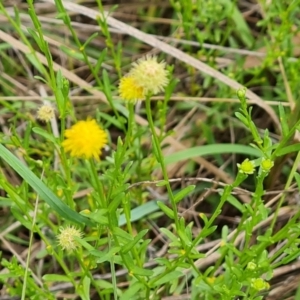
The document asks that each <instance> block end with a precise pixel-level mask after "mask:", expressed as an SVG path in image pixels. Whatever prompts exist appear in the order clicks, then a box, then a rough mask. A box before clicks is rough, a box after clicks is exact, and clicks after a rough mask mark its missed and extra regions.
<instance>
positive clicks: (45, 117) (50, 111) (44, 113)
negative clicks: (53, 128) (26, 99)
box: [37, 104, 54, 122]
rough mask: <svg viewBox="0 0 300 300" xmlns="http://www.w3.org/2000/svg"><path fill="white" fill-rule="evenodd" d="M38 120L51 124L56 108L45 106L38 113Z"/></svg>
mask: <svg viewBox="0 0 300 300" xmlns="http://www.w3.org/2000/svg"><path fill="white" fill-rule="evenodd" d="M37 118H38V119H39V120H41V121H44V122H49V121H50V120H51V119H52V118H54V108H53V107H52V106H51V105H47V104H46V105H43V106H41V107H40V108H39V110H38V111H37Z"/></svg>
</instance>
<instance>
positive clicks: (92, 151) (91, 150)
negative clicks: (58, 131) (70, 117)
mask: <svg viewBox="0 0 300 300" xmlns="http://www.w3.org/2000/svg"><path fill="white" fill-rule="evenodd" d="M107 140H108V138H107V134H106V132H105V131H104V130H103V129H102V128H101V127H100V126H99V125H98V124H97V122H96V120H93V119H88V120H86V121H79V122H77V123H76V124H75V125H73V126H72V127H71V128H70V129H67V130H66V131H65V140H64V141H63V142H62V146H63V147H64V149H65V151H66V152H70V155H71V156H72V157H79V158H86V159H89V158H92V157H93V158H95V159H97V160H99V156H100V155H101V148H103V146H104V145H105V144H106V143H107Z"/></svg>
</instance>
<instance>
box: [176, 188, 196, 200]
mask: <svg viewBox="0 0 300 300" xmlns="http://www.w3.org/2000/svg"><path fill="white" fill-rule="evenodd" d="M195 187H196V186H195V185H189V186H187V187H185V188H184V189H182V190H181V191H179V192H178V193H177V194H176V195H175V196H174V200H175V202H176V203H178V202H179V201H181V200H182V199H183V198H184V197H186V196H187V195H188V194H189V193H190V192H192V191H193V190H194V189H195Z"/></svg>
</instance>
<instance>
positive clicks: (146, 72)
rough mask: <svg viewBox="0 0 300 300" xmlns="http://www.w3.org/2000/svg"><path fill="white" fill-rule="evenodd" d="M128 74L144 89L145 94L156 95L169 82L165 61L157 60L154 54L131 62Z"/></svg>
mask: <svg viewBox="0 0 300 300" xmlns="http://www.w3.org/2000/svg"><path fill="white" fill-rule="evenodd" d="M129 76H130V77H132V78H133V79H134V80H135V82H136V84H137V85H138V86H140V87H142V88H143V89H144V92H145V94H147V93H151V94H152V95H156V94H158V93H159V92H162V91H164V89H165V87H166V86H167V85H168V83H169V79H168V71H167V70H166V63H165V62H160V63H159V62H157V57H156V56H153V57H152V56H146V57H144V58H141V59H139V60H138V61H137V62H135V63H133V67H132V69H131V70H130V72H129Z"/></svg>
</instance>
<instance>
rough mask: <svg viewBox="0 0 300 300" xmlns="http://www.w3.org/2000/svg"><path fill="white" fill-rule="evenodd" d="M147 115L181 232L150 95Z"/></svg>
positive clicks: (176, 222) (147, 102)
mask: <svg viewBox="0 0 300 300" xmlns="http://www.w3.org/2000/svg"><path fill="white" fill-rule="evenodd" d="M146 113H147V119H148V122H149V126H150V130H151V133H152V136H153V142H154V144H155V145H154V147H155V149H156V151H157V155H158V157H157V159H158V160H159V163H160V165H161V170H162V173H163V177H164V180H165V182H166V188H167V192H168V195H169V198H170V202H171V206H172V209H173V212H174V221H175V226H176V229H177V231H178V230H179V219H178V211H177V206H176V202H175V199H174V195H173V191H172V188H171V185H170V182H169V177H168V173H167V168H166V166H165V160H164V156H163V153H162V150H161V147H160V143H159V140H158V136H157V133H156V129H155V126H154V122H153V118H152V111H151V97H150V95H148V96H147V97H146ZM182 243H184V242H183V241H182Z"/></svg>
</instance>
